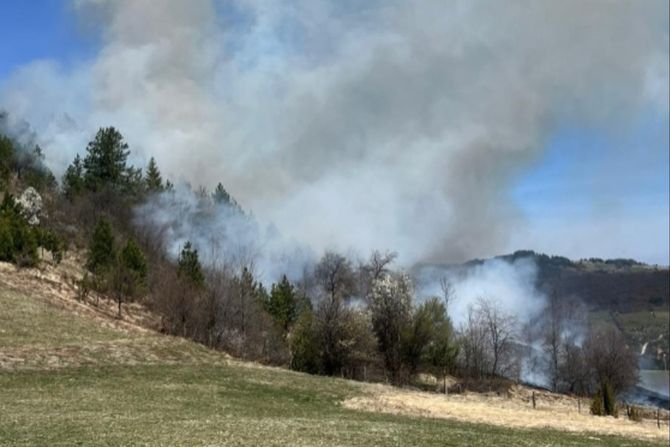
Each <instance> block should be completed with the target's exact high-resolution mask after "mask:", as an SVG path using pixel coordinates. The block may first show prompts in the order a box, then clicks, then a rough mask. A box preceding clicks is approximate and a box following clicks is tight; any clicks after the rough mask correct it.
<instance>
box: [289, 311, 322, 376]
mask: <svg viewBox="0 0 670 447" xmlns="http://www.w3.org/2000/svg"><path fill="white" fill-rule="evenodd" d="M318 336H319V333H318V331H317V330H316V327H315V324H314V314H313V313H312V312H311V310H306V311H304V312H303V313H302V314H301V315H300V316H299V317H298V320H297V321H296V323H295V327H294V328H293V332H292V333H291V336H290V338H289V340H290V346H291V369H293V370H296V371H302V372H306V373H310V374H318V373H319V372H321V352H320V349H319V339H318Z"/></svg>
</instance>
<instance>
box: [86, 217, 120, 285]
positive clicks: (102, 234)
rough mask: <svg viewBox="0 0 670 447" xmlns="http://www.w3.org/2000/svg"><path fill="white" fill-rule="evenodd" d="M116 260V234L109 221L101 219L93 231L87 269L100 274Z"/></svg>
mask: <svg viewBox="0 0 670 447" xmlns="http://www.w3.org/2000/svg"><path fill="white" fill-rule="evenodd" d="M115 260H116V258H115V249H114V234H113V232H112V226H111V224H110V223H109V221H107V219H104V218H103V219H100V220H99V221H98V223H97V225H96V226H95V229H94V230H93V236H92V237H91V240H90V242H89V247H88V261H87V262H86V268H88V269H89V270H90V271H91V272H93V273H96V274H99V273H102V272H104V271H105V270H107V269H108V268H109V267H111V266H113V264H114V261H115Z"/></svg>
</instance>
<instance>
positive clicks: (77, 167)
mask: <svg viewBox="0 0 670 447" xmlns="http://www.w3.org/2000/svg"><path fill="white" fill-rule="evenodd" d="M83 189H84V165H83V163H82V161H81V157H80V156H79V154H77V155H76V156H75V157H74V161H73V162H72V164H70V166H68V167H67V169H66V170H65V174H64V175H63V192H64V193H65V196H66V197H67V198H68V199H70V200H72V199H73V198H74V197H75V196H77V195H78V194H79V193H81V191H82V190H83Z"/></svg>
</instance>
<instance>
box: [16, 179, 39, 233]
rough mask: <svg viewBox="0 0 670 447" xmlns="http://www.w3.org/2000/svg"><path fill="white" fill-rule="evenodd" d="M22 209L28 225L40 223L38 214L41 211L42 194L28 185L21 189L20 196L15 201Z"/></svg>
mask: <svg viewBox="0 0 670 447" xmlns="http://www.w3.org/2000/svg"><path fill="white" fill-rule="evenodd" d="M16 202H17V203H18V204H19V205H21V208H22V209H23V216H24V217H25V218H26V219H27V220H28V225H32V226H35V225H38V224H39V223H40V217H39V216H40V214H41V213H42V196H40V194H39V193H38V192H37V191H36V190H35V188H33V187H32V186H29V187H28V188H26V190H25V191H23V194H21V197H19V199H18V200H17V201H16Z"/></svg>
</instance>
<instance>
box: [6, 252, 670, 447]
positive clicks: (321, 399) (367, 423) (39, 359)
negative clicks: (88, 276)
mask: <svg viewBox="0 0 670 447" xmlns="http://www.w3.org/2000/svg"><path fill="white" fill-rule="evenodd" d="M62 268H67V263H66V265H65V267H62ZM73 268H74V267H73ZM61 274H62V272H60V271H56V270H55V269H53V268H51V267H49V268H47V269H46V270H44V271H41V272H38V271H34V270H33V271H20V272H17V271H15V270H14V268H13V267H11V266H8V265H6V264H3V265H0V414H1V415H2V417H1V418H0V445H71V444H73V443H81V444H84V445H128V444H133V445H240V444H244V445H288V444H290V445H366V446H367V445H480V444H482V443H483V442H485V440H490V439H492V438H493V439H495V442H496V444H497V445H502V446H505V445H509V446H512V445H514V446H517V445H575V446H579V445H603V443H605V444H607V445H629V446H638V445H654V444H653V442H666V441H667V436H666V434H665V433H666V432H667V427H665V428H664V429H661V430H656V429H655V427H653V426H651V425H649V424H635V423H632V422H628V421H625V420H616V421H615V420H612V419H610V418H594V417H591V416H586V415H577V414H576V412H575V411H574V410H571V411H572V413H571V414H574V416H571V417H572V418H576V419H580V418H581V419H584V421H585V422H586V423H587V425H588V426H589V427H591V428H590V430H592V431H594V432H600V433H619V434H624V435H626V436H629V438H618V437H612V436H610V435H604V434H595V435H588V436H587V435H584V434H574V433H567V432H562V431H557V430H549V429H543V430H537V429H535V430H529V429H524V428H520V427H522V426H523V425H519V424H518V423H517V424H514V420H518V421H519V422H523V420H521V419H522V417H521V414H517V413H510V412H509V411H508V410H505V406H504V405H503V406H500V405H495V404H492V405H490V409H491V410H490V411H492V413H489V415H495V414H498V415H500V414H503V413H505V414H507V415H508V416H512V417H508V419H507V421H505V420H503V423H502V424H501V425H503V426H502V427H496V426H493V425H483V424H481V423H468V422H463V420H466V421H467V420H469V419H468V416H469V415H468V411H472V409H473V407H471V406H467V405H464V406H463V411H458V408H460V407H459V406H458V405H459V404H458V402H459V400H458V398H457V396H454V397H452V398H446V397H443V396H439V395H434V394H429V393H419V392H412V391H403V392H402V393H403V394H402V398H401V402H400V403H408V402H409V403H411V402H412V399H414V402H416V400H417V399H418V400H421V399H424V400H425V399H430V400H432V401H436V402H440V404H441V405H446V404H447V403H448V405H450V407H449V408H450V410H449V411H448V412H440V411H437V413H434V412H433V411H427V410H422V408H421V406H419V407H416V405H414V406H411V405H410V406H409V407H408V408H401V405H399V402H397V399H398V398H397V397H395V399H396V401H389V399H391V398H390V397H388V396H393V395H395V394H394V393H395V392H396V390H394V389H393V388H390V387H386V386H381V385H374V386H373V385H368V384H361V383H355V382H351V381H345V380H339V379H333V378H324V377H314V376H309V375H305V374H299V373H294V372H290V371H286V370H282V369H277V368H267V367H261V366H258V365H254V364H249V363H242V362H238V361H235V360H233V359H231V358H229V357H228V356H226V355H225V354H223V353H219V352H215V351H211V350H208V349H205V348H203V347H201V346H199V345H197V344H194V343H191V342H188V341H185V340H182V339H178V338H174V337H168V336H164V335H161V334H158V333H155V332H153V331H151V330H150V329H147V328H146V327H145V326H147V325H148V326H150V325H151V321H152V319H151V315H150V314H148V313H147V312H146V310H143V309H142V308H141V306H133V307H130V308H127V309H126V316H125V319H126V321H118V320H116V319H115V318H114V317H113V315H114V310H113V309H114V308H113V304H112V303H107V302H106V301H105V300H104V299H103V300H101V301H100V304H99V306H97V307H96V306H93V305H88V304H82V303H79V302H77V301H75V300H74V298H73V297H74V291H73V289H72V288H71V287H70V286H69V285H68V282H67V281H63V280H62V278H60V276H59V275H61ZM69 274H73V273H72V272H70V273H69ZM380 399H382V400H381V401H380ZM384 399H386V401H384ZM382 401H383V402H382ZM345 402H346V405H343V403H345ZM380 402H381V403H380ZM384 402H386V403H384ZM389 402H391V405H395V406H396V407H395V408H396V410H392V407H389V405H387V404H388V403H389ZM454 405H456V406H455V407H454ZM526 405H528V404H526ZM362 410H366V411H362ZM370 410H372V411H370ZM525 411H528V410H525ZM496 412H497V413H496ZM391 413H399V414H391ZM515 414H517V415H518V416H520V417H516V418H514V417H513V416H514V415H515ZM538 414H539V413H538ZM420 415H429V416H433V417H430V418H427V417H421V416H420ZM442 417H446V418H448V419H447V420H445V419H441V418H442ZM458 419H460V421H459V420H458ZM496 419H497V418H496V417H495V416H493V417H491V418H490V422H491V423H496ZM552 419H553V417H552V412H550V411H547V413H546V423H540V424H539V426H544V425H549V426H551V420H552ZM472 420H475V421H481V420H482V419H481V418H474V419H472ZM505 425H512V426H516V427H519V428H516V429H510V428H505V427H504V426H505ZM536 426H538V425H536ZM554 427H556V425H554ZM631 436H632V437H633V438H637V439H639V440H635V439H633V438H630V437H631ZM640 439H641V440H640Z"/></svg>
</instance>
